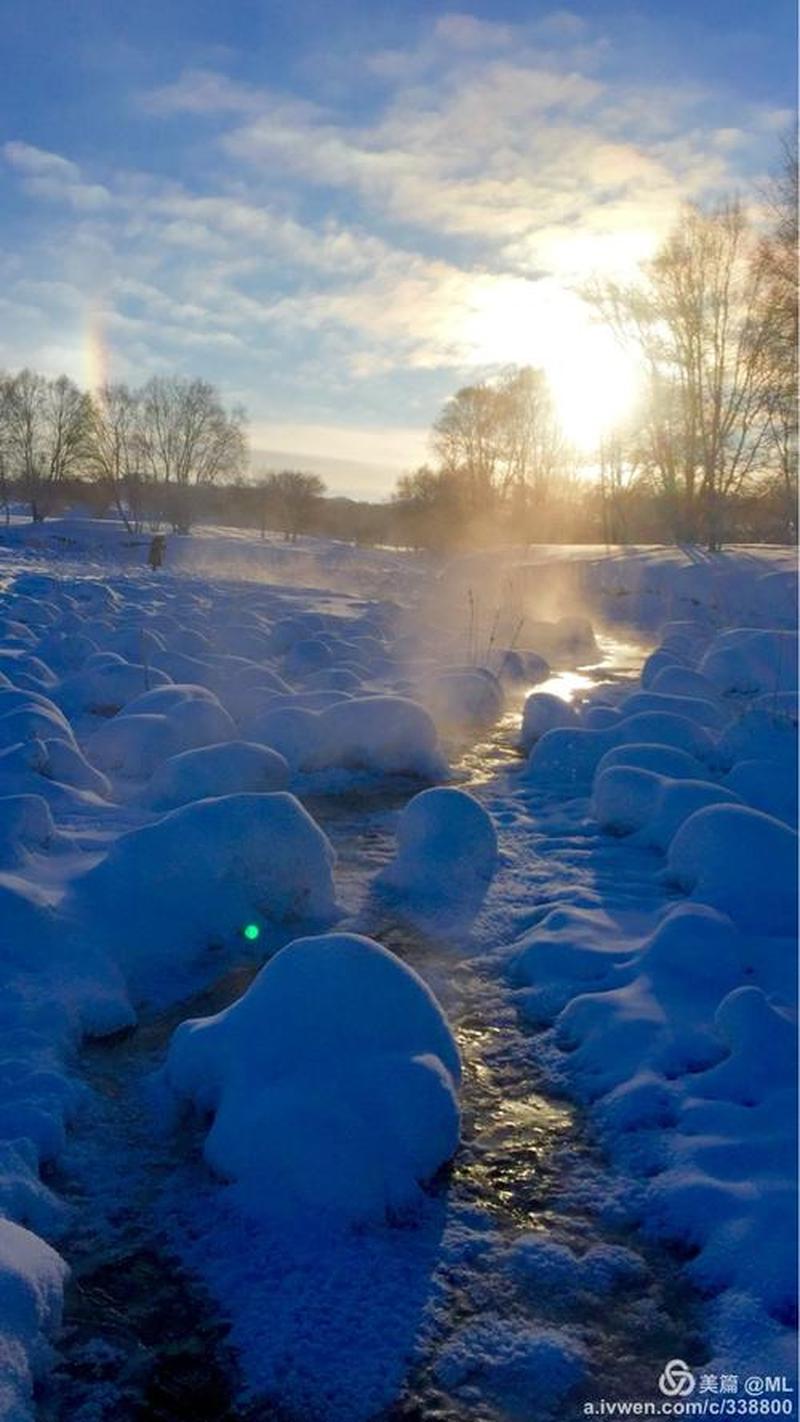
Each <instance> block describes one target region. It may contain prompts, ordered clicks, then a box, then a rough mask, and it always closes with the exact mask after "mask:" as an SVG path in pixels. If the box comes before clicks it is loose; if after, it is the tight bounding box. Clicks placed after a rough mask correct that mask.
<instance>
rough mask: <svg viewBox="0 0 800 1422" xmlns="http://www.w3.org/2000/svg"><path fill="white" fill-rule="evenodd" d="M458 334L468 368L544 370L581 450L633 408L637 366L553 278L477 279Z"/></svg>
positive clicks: (570, 434)
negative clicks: (470, 366)
mask: <svg viewBox="0 0 800 1422" xmlns="http://www.w3.org/2000/svg"><path fill="white" fill-rule="evenodd" d="M458 335H459V343H460V344H461V346H462V348H463V350H464V354H465V355H466V356H467V358H468V360H469V363H470V364H472V365H475V366H479V367H487V368H492V367H497V366H500V367H502V366H507V365H533V366H537V367H539V368H541V369H542V370H544V371H545V373H546V375H547V377H548V380H549V383H550V388H551V390H552V392H553V399H554V401H555V405H556V409H557V411H558V416H559V420H560V423H561V426H562V429H563V431H564V434H565V436H566V438H567V439H568V440H569V442H570V443H571V444H572V445H574V446H575V447H576V448H577V449H578V450H579V452H581V453H585V454H588V453H591V452H593V451H594V450H596V449H597V446H598V444H599V443H600V441H601V440H602V439H603V437H604V436H605V435H607V434H608V433H609V432H610V431H611V430H612V429H614V428H615V427H616V426H618V425H619V424H620V423H621V422H622V421H624V420H625V418H626V416H628V415H629V414H630V413H631V411H632V410H633V408H634V406H635V403H636V400H637V397H638V394H639V391H640V386H641V380H642V370H641V368H640V367H639V366H638V365H637V363H636V361H635V360H634V359H633V357H632V355H630V354H629V353H628V352H626V351H625V350H624V349H623V347H622V346H621V345H620V343H619V342H618V340H617V338H616V337H615V335H614V333H613V331H612V330H610V328H609V327H608V326H606V325H604V324H603V323H602V322H601V321H599V320H597V319H596V318H595V315H594V312H593V311H592V309H591V307H590V306H589V305H588V303H587V302H585V301H584V300H583V299H582V298H581V297H580V296H578V295H577V294H576V293H575V292H573V291H570V290H568V289H567V288H566V287H563V286H561V285H560V284H559V283H558V282H557V281H555V280H553V279H543V280H541V281H535V282H533V281H529V280H527V279H526V278H523V277H511V276H498V277H480V278H478V279H477V280H476V282H475V286H474V288H473V290H472V292H471V293H470V299H469V302H468V305H467V308H466V310H465V311H464V313H463V314H462V317H461V320H460V329H459V332H458Z"/></svg>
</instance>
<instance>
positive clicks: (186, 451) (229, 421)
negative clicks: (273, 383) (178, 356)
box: [140, 376, 247, 533]
mask: <svg viewBox="0 0 800 1422" xmlns="http://www.w3.org/2000/svg"><path fill="white" fill-rule="evenodd" d="M140 398H141V431H140V450H141V458H142V464H143V468H144V471H145V472H146V473H147V474H148V475H149V476H150V477H151V478H152V479H153V480H154V481H155V482H156V483H158V484H162V485H163V486H164V494H165V496H166V497H165V503H166V505H167V512H168V515H169V517H170V518H171V521H172V525H173V528H174V529H175V531H176V532H177V533H188V531H189V525H190V522H191V510H190V501H189V494H188V489H189V486H190V485H192V484H194V485H198V484H213V483H214V482H215V481H216V480H217V479H220V478H222V477H227V478H232V477H234V476H236V475H237V474H239V473H241V471H242V469H243V468H244V465H245V463H246V457H247V445H246V440H245V435H244V424H245V416H244V411H243V410H241V409H238V408H236V409H233V410H226V409H225V407H224V405H223V403H222V400H221V399H220V396H219V393H218V392H217V390H216V389H215V388H214V386H213V385H210V384H209V383H208V382H207V381H205V380H185V379H182V378H181V377H180V376H154V377H153V378H152V380H149V381H148V382H147V384H146V385H145V386H144V387H143V389H142V391H141V395H140Z"/></svg>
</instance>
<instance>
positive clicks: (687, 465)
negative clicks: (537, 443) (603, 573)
mask: <svg viewBox="0 0 800 1422" xmlns="http://www.w3.org/2000/svg"><path fill="white" fill-rule="evenodd" d="M754 251H755V242H754V239H753V237H752V234H751V232H750V229H749V227H748V223H747V220H746V218H745V215H744V213H743V211H742V208H741V206H740V205H739V203H738V202H729V203H726V204H724V205H722V206H720V207H718V208H716V209H715V210H714V211H712V212H710V213H703V212H701V211H700V210H699V209H697V208H695V207H688V208H686V209H685V211H684V213H683V214H682V216H681V219H680V221H679V222H678V224H677V226H676V227H675V229H674V230H673V232H672V234H671V235H670V236H669V238H668V239H667V241H666V242H665V243H664V245H663V246H662V248H661V250H660V251H659V252H658V254H657V255H656V257H655V259H654V260H653V261H652V262H651V263H650V264H649V266H648V267H647V269H646V270H645V272H644V274H643V276H644V279H643V281H642V282H641V283H640V284H637V285H633V286H629V287H622V286H619V285H616V284H614V283H606V284H605V285H603V286H602V287H600V288H595V289H594V290H593V291H592V292H590V293H589V294H590V296H591V298H592V299H593V300H594V302H595V303H596V304H597V305H598V306H599V307H600V309H601V311H602V312H603V314H604V316H605V317H606V319H607V320H608V321H609V322H610V323H611V324H612V325H613V326H614V327H615V329H616V330H617V331H618V332H619V333H620V334H621V335H622V337H623V338H624V339H626V340H632V341H635V342H636V343H637V344H638V345H639V347H640V350H641V352H642V354H643V356H644V360H645V363H646V366H647V368H648V371H649V377H650V399H649V407H648V411H647V417H646V420H645V430H646V433H647V446H648V449H647V453H648V457H649V462H650V465H651V467H652V470H653V472H654V474H655V475H656V477H657V478H658V480H659V482H660V484H661V488H662V492H663V495H664V498H665V501H666V504H667V508H668V513H669V518H670V522H671V525H672V532H673V534H674V536H675V537H676V538H677V539H678V540H679V541H683V540H687V541H690V542H694V541H697V539H698V538H699V537H700V536H701V535H704V536H705V538H706V540H707V542H708V544H709V546H710V547H718V546H719V544H720V542H721V539H722V536H723V532H724V509H725V506H726V501H727V500H728V499H729V498H730V497H731V496H732V495H733V494H736V493H738V492H740V491H741V489H742V487H743V486H744V484H745V482H746V481H747V480H748V478H749V476H750V475H751V474H752V473H753V472H754V471H755V470H756V469H757V468H758V467H759V460H760V458H761V457H762V455H763V445H764V441H765V438H766V431H767V417H766V393H767V379H766V372H765V363H764V359H763V353H764V349H765V342H766V339H767V333H768V314H767V312H766V309H765V305H764V300H763V296H764V285H765V284H764V274H763V268H762V265H761V264H760V263H758V262H756V261H754Z"/></svg>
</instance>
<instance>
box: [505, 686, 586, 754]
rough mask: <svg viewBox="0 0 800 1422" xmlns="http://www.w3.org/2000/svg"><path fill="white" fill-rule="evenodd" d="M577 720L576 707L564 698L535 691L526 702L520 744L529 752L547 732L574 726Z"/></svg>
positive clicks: (546, 692)
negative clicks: (561, 727)
mask: <svg viewBox="0 0 800 1422" xmlns="http://www.w3.org/2000/svg"><path fill="white" fill-rule="evenodd" d="M577 720H578V713H577V711H576V710H575V707H574V706H571V705H570V703H569V702H568V701H564V699H563V697H561V696H553V695H552V694H551V693H550V692H548V691H533V692H531V694H530V696H528V697H527V698H526V700H525V706H524V708H523V712H522V729H521V731H520V739H519V743H520V745H521V747H522V749H523V750H524V751H529V750H530V748H531V746H532V745H533V744H534V742H535V741H538V740H539V739H540V737H541V736H543V735H544V734H545V732H546V731H552V730H554V729H555V728H556V727H558V726H574V725H575V724H576V723H577Z"/></svg>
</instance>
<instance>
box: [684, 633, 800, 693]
mask: <svg viewBox="0 0 800 1422" xmlns="http://www.w3.org/2000/svg"><path fill="white" fill-rule="evenodd" d="M698 670H699V672H700V674H701V675H702V676H705V677H707V678H708V680H709V681H710V682H712V683H713V685H714V686H715V687H716V688H717V690H718V691H720V692H722V693H723V695H725V696H730V695H732V694H734V693H738V694H740V695H747V696H754V695H759V694H761V693H766V692H782V691H796V690H797V635H796V633H794V632H773V631H763V630H759V631H755V630H752V629H749V628H742V627H737V628H734V629H732V630H731V631H728V632H721V633H720V634H719V636H718V637H715V638H714V641H713V642H712V643H711V646H710V647H709V649H708V651H707V652H706V654H705V656H704V657H703V659H702V661H701V663H700V666H699V668H698Z"/></svg>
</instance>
